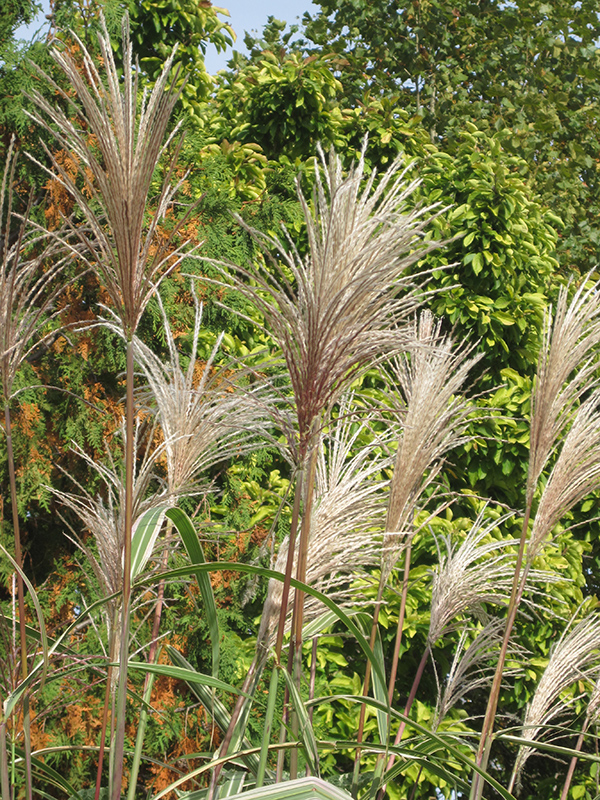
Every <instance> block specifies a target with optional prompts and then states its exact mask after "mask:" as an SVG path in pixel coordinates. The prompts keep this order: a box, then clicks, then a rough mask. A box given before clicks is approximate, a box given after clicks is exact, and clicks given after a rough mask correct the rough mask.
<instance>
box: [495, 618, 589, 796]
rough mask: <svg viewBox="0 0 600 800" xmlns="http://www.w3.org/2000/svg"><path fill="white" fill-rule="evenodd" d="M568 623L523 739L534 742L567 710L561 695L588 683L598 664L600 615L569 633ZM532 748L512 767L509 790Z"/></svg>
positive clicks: (521, 751)
mask: <svg viewBox="0 0 600 800" xmlns="http://www.w3.org/2000/svg"><path fill="white" fill-rule="evenodd" d="M569 627H570V623H569V625H568V626H567V628H566V629H565V631H564V632H563V634H562V636H561V637H560V639H559V641H558V642H557V643H556V645H555V646H554V647H553V648H552V651H551V653H550V658H549V661H548V665H547V666H546V669H545V670H544V673H543V675H542V677H541V678H540V681H539V683H538V685H537V687H536V690H535V692H534V695H533V697H532V699H531V702H530V703H529V705H528V706H527V710H526V712H525V718H524V720H523V728H522V735H523V738H525V739H529V740H530V741H536V740H537V739H538V737H539V736H540V734H541V733H542V731H543V729H544V728H545V727H546V726H547V725H549V724H550V722H552V720H553V719H555V718H556V717H557V716H558V715H559V714H562V713H563V712H564V711H566V710H567V708H568V701H565V700H561V698H560V696H561V694H562V693H563V692H564V691H565V690H566V689H568V688H569V687H570V686H572V685H573V684H574V683H575V682H576V681H578V680H589V679H590V677H591V675H592V673H593V672H594V671H595V670H596V669H597V668H598V663H599V661H600V614H597V613H592V614H589V615H588V616H587V617H585V618H584V619H582V620H581V621H580V622H578V623H577V625H575V627H574V628H573V629H572V630H571V631H570V632H568V629H569ZM533 751H534V748H533V747H525V746H522V747H520V748H519V753H518V755H517V759H516V761H515V766H514V768H513V774H512V777H511V781H510V786H509V791H512V787H513V786H514V784H515V782H516V781H518V780H519V776H520V774H521V772H522V771H523V767H524V766H525V763H526V761H527V759H528V758H529V756H530V755H531V754H532V753H533Z"/></svg>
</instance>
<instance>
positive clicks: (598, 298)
mask: <svg viewBox="0 0 600 800" xmlns="http://www.w3.org/2000/svg"><path fill="white" fill-rule="evenodd" d="M585 287H586V281H584V282H583V283H582V285H581V286H580V287H579V288H578V289H577V291H576V292H575V294H574V295H573V298H572V300H571V301H570V302H569V301H568V287H565V286H562V287H561V289H560V292H559V296H558V301H557V304H556V311H555V313H554V315H552V309H550V310H549V311H548V312H547V315H546V323H545V325H544V334H543V341H542V347H541V351H540V357H539V363H538V370H537V376H536V380H535V385H534V388H533V392H532V397H531V433H530V442H531V444H530V450H531V455H530V460H529V472H528V477H527V500H528V502H530V500H531V498H532V497H533V493H534V491H535V487H536V484H537V481H538V478H539V477H540V475H541V473H542V470H543V469H544V467H545V465H546V463H547V461H548V458H549V457H550V455H551V453H552V452H553V449H554V447H555V446H556V443H557V441H558V440H559V438H560V436H561V434H562V432H563V431H564V428H565V426H566V425H567V424H568V423H569V421H570V419H571V417H572V413H573V410H574V408H575V406H576V405H577V403H578V401H579V398H580V397H581V396H582V394H583V393H584V392H585V391H586V390H587V389H589V387H590V385H591V383H592V382H593V381H594V372H595V369H596V358H595V357H594V352H593V351H594V349H595V348H596V347H597V345H598V344H599V343H600V291H599V288H600V287H599V284H598V283H595V284H594V285H593V286H591V287H590V288H587V289H586V288H585ZM575 370H577V372H575ZM573 373H574V374H573Z"/></svg>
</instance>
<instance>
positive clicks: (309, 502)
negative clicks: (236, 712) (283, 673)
mask: <svg viewBox="0 0 600 800" xmlns="http://www.w3.org/2000/svg"><path fill="white" fill-rule="evenodd" d="M311 439H312V437H311ZM318 452H319V451H318V447H317V445H316V443H315V442H314V441H313V442H312V449H311V451H310V456H309V461H308V476H307V481H306V487H305V490H306V496H305V500H304V507H303V509H302V525H301V526H300V541H299V542H298V563H297V567H296V578H297V579H298V581H300V582H302V583H306V566H307V559H308V545H309V540H310V529H311V517H312V507H313V500H314V494H315V475H316V470H317V456H318ZM303 624H304V592H303V591H302V590H301V589H296V590H295V591H294V610H293V615H292V640H291V642H290V648H291V652H292V654H293V655H292V658H293V660H292V677H293V680H294V681H295V683H296V686H297V687H298V689H300V682H301V678H302V626H303ZM291 728H292V736H293V737H294V740H295V741H297V740H298V731H299V725H298V713H297V710H296V709H295V708H292V709H291ZM297 777H298V749H297V748H294V749H293V750H291V751H290V780H295V779H296V778H297Z"/></svg>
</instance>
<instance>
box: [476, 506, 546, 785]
mask: <svg viewBox="0 0 600 800" xmlns="http://www.w3.org/2000/svg"><path fill="white" fill-rule="evenodd" d="M532 504H533V492H531V491H530V492H529V495H528V497H527V505H526V508H525V516H524V517H523V527H522V529H521V539H520V542H519V552H518V554H517V561H516V564H515V573H514V578H513V584H512V590H511V594H510V599H509V601H508V611H507V615H506V627H505V629H504V636H503V638H502V645H501V647H500V654H499V656H498V663H497V664H496V671H495V673H494V679H493V681H492V688H491V689H490V696H489V698H488V704H487V708H486V712H485V717H484V720H483V726H482V729H481V737H480V739H479V748H478V750H477V758H476V763H477V765H478V766H480V767H481V768H482V769H484V770H485V769H486V767H487V763H488V760H489V755H490V749H491V748H490V745H491V737H492V733H493V730H494V721H495V719H496V711H497V709H498V700H499V698H500V688H501V686H502V673H503V671H504V663H505V661H506V656H507V653H508V646H509V643H510V637H511V635H512V630H513V626H514V624H515V619H516V618H517V611H518V609H519V603H520V601H521V597H522V596H523V590H524V588H525V582H526V580H527V573H528V569H527V567H526V568H525V569H524V570H523V572H522V574H521V571H522V567H523V558H524V555H525V545H526V543H527V532H528V530H529V520H530V517H531V507H532ZM483 784H484V780H483V778H482V777H481V775H480V774H479V773H478V772H476V773H474V774H473V782H472V784H471V796H470V800H481V795H482V793H483Z"/></svg>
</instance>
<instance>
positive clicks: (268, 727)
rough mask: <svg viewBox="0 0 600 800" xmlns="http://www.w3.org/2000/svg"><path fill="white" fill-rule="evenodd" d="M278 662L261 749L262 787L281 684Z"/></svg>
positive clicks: (259, 781)
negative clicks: (278, 690)
mask: <svg viewBox="0 0 600 800" xmlns="http://www.w3.org/2000/svg"><path fill="white" fill-rule="evenodd" d="M278 669H279V668H278V667H277V665H276V664H273V671H272V672H271V680H270V682H269V699H268V701H267V712H266V714H265V727H264V730H263V740H262V747H261V749H260V759H259V764H258V772H257V773H256V786H257V787H261V786H262V785H263V783H264V781H265V771H266V769H267V757H268V755H269V742H270V741H271V730H272V728H273V717H274V715H275V701H276V699H277V688H278V686H279V672H278Z"/></svg>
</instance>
